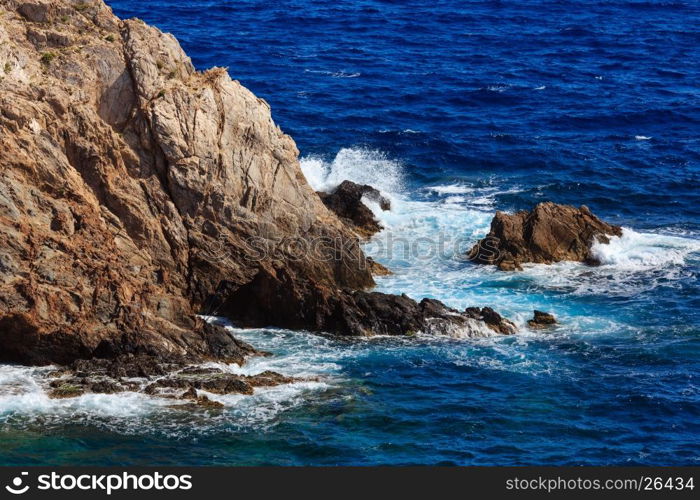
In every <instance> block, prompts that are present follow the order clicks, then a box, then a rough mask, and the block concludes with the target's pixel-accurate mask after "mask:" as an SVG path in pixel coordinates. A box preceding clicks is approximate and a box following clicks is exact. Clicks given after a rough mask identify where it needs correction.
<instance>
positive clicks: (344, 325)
mask: <svg viewBox="0 0 700 500" xmlns="http://www.w3.org/2000/svg"><path fill="white" fill-rule="evenodd" d="M222 312H223V313H224V314H225V315H226V316H228V317H230V318H232V319H234V320H235V321H236V322H237V323H238V324H239V325H241V326H247V327H266V326H277V327H285V328H294V329H305V330H311V331H325V332H334V333H339V334H342V335H352V336H371V335H414V334H417V333H419V332H423V333H431V334H443V335H464V336H469V335H471V334H475V335H476V334H478V332H477V331H476V330H478V327H479V324H482V325H483V326H484V327H486V328H489V329H490V330H492V331H494V332H498V333H508V334H510V333H514V332H515V330H516V329H515V326H514V325H513V324H512V323H510V322H509V321H508V320H505V319H503V318H501V316H499V315H498V314H497V313H495V312H494V311H493V310H492V309H490V308H484V309H478V308H473V309H470V310H467V311H466V312H465V313H460V312H459V311H456V310H454V309H451V308H448V307H447V306H445V305H444V304H442V303H441V302H440V301H437V300H432V299H423V300H422V301H421V302H420V303H418V302H416V301H415V300H413V299H411V298H410V297H408V296H406V295H400V296H399V295H390V294H385V293H379V292H366V291H361V290H348V289H345V290H338V289H329V288H327V287H325V286H323V285H321V284H319V283H317V282H314V281H310V280H304V279H300V278H299V277H298V276H295V275H294V274H293V273H292V272H291V271H290V270H289V269H277V268H274V267H270V268H268V267H263V268H261V269H260V271H259V272H258V274H257V275H256V277H255V278H254V279H253V280H252V281H251V282H250V283H249V284H247V285H244V286H243V287H241V288H239V289H238V290H237V291H236V292H235V293H233V294H232V295H231V296H230V297H229V301H228V302H226V303H225V304H224V305H223V306H222ZM481 333H483V331H482V332H481Z"/></svg>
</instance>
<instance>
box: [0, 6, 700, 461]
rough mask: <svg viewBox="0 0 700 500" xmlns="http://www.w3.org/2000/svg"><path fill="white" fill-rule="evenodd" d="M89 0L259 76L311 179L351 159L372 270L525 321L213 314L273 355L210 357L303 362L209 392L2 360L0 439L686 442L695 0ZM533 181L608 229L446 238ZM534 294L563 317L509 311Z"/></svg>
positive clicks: (263, 451) (170, 447)
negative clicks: (577, 241) (448, 326)
mask: <svg viewBox="0 0 700 500" xmlns="http://www.w3.org/2000/svg"><path fill="white" fill-rule="evenodd" d="M109 3H110V5H112V7H113V8H114V9H115V11H116V12H117V14H119V15H121V16H132V15H136V16H139V17H141V18H143V19H145V20H146V21H147V22H149V23H153V24H155V25H157V26H159V27H160V28H161V29H163V30H166V31H171V32H172V33H174V34H175V35H176V36H177V37H178V39H180V40H181V43H182V45H183V47H184V48H185V49H186V50H187V52H188V53H189V54H190V55H191V56H192V57H193V61H194V63H195V65H196V66H198V67H199V68H205V67H209V66H212V65H224V66H228V67H229V71H230V73H231V74H232V76H233V77H234V78H237V79H239V80H240V81H241V82H242V83H243V84H244V85H246V86H248V87H249V88H250V89H251V90H253V91H254V92H255V93H256V94H257V95H259V96H260V97H263V98H265V99H266V100H267V101H268V102H269V103H270V104H271V105H272V109H273V116H274V117H275V119H276V120H277V122H278V123H279V124H280V125H281V126H282V128H283V129H284V130H285V131H286V132H288V133H290V134H291V135H292V136H293V137H294V138H295V140H296V141H297V143H298V145H299V148H300V150H301V152H302V168H303V170H304V173H305V174H306V176H307V179H308V180H309V181H310V182H311V184H312V185H313V186H314V187H315V188H317V189H328V188H330V187H332V186H334V185H335V184H337V183H338V182H340V181H342V180H343V179H346V178H349V179H351V180H355V181H359V182H366V183H369V184H373V185H375V186H377V187H378V188H380V189H381V190H382V191H383V192H384V193H385V194H386V195H387V196H389V197H390V198H391V199H392V202H393V210H392V211H391V212H380V211H377V215H378V217H379V218H380V219H381V220H382V222H383V224H384V225H385V227H386V230H385V231H384V232H382V233H380V234H379V235H377V236H376V237H375V239H374V240H373V241H372V242H370V243H369V244H368V245H367V247H366V250H367V252H368V253H369V254H371V255H373V256H375V257H376V258H377V259H378V260H380V261H382V262H383V263H385V264H387V265H388V266H389V267H390V268H391V269H392V270H394V271H395V274H394V275H393V276H389V277H385V278H380V279H378V289H379V290H382V291H387V292H394V293H402V292H403V293H407V294H408V295H410V296H412V297H414V298H416V299H420V298H422V297H435V298H439V299H441V300H443V301H445V302H446V303H448V304H450V305H452V306H455V307H466V306H471V305H475V306H484V305H491V306H493V307H494V308H496V309H497V310H498V311H500V312H502V313H503V314H505V315H507V316H509V317H511V318H513V319H514V320H515V321H516V323H517V324H518V325H519V326H520V328H521V333H520V334H519V335H517V336H514V337H507V338H502V337H489V338H430V337H419V338H416V339H391V338H376V339H371V340H363V341H359V340H345V339H337V338H332V337H324V336H319V335H313V334H308V333H304V332H288V331H282V330H244V331H241V330H235V329H234V333H235V334H236V335H237V336H240V337H242V338H244V339H245V340H248V341H250V342H251V343H253V344H254V345H256V346H257V347H259V348H262V349H265V350H269V351H272V352H274V353H275V354H276V356H275V357H273V358H264V359H255V360H253V361H252V362H251V363H250V364H249V365H247V366H246V367H244V368H239V367H236V366H229V367H226V369H230V370H233V371H245V372H246V373H257V372H259V371H263V370H265V369H272V370H277V371H280V372H282V373H286V374H290V375H299V376H313V377H319V381H318V382H309V383H304V384H294V385H291V386H284V387H278V388H273V389H267V390H260V391H259V392H257V393H256V394H255V395H254V396H252V397H243V396H230V397H223V398H219V399H221V401H222V402H224V403H225V404H226V408H225V409H224V410H223V411H221V412H207V411H201V412H194V413H193V412H192V411H190V410H183V409H179V408H177V407H171V406H170V405H171V404H172V402H169V401H165V400H159V399H156V398H150V397H147V396H141V395H137V394H121V395H113V396H107V395H92V396H83V397H80V398H77V399H74V400H63V401H53V400H49V399H48V398H47V397H46V396H45V393H44V390H43V387H42V385H41V382H40V380H41V378H40V376H39V373H38V372H40V371H41V370H42V369H30V368H24V367H12V366H0V442H1V443H2V446H0V463H4V464H75V463H81V464H99V465H110V464H143V465H147V464H171V465H175V464H198V465H208V464H218V465H223V464H230V465H240V464H245V465H257V464H275V465H306V464H310V465H329V464H342V465H358V464H461V465H469V464H476V465H488V464H498V465H513V464H576V465H579V464H584V465H607V464H617V465H632V464H679V465H681V464H683V465H697V464H698V461H700V446H699V445H698V443H699V442H700V384H699V382H698V376H699V374H700V314H699V313H698V311H699V310H700V292H699V291H698V286H697V284H698V273H699V272H700V211H699V209H698V207H700V190H699V189H698V188H699V186H700V182H699V180H700V140H699V139H698V137H699V135H698V132H699V131H700V91H699V90H698V89H699V88H700V87H699V86H698V84H699V82H700V69H699V68H700V64H698V63H700V57H699V56H698V52H697V46H698V42H700V35H699V34H698V31H697V29H696V26H697V25H699V24H700V8H699V7H698V5H697V3H696V2H691V1H687V2H682V1H679V2H666V1H664V2H661V1H648V2H641V1H627V2H611V1H602V0H593V1H588V2H573V1H545V0H533V1H532V2H515V1H506V0H504V1H499V2H491V1H488V2H487V1H481V2H478V1H465V2H446V1H445V2H443V1H431V2H426V1H422V0H421V1H418V0H411V1H403V2H391V1H381V2H380V1H369V0H361V1H355V2H350V1H341V2H333V3H332V4H329V3H327V2H315V1H310V0H296V1H278V2H267V1H256V2H252V1H236V2H233V1H231V2H227V1H215V0H206V1H205V0H194V1H188V2H185V1H171V2H167V1H165V0H159V1H156V2H135V1H133V0H113V1H110V2H109ZM543 200H552V201H556V202H561V203H572V204H576V205H579V204H586V205H588V206H589V207H590V208H591V209H592V210H593V211H594V212H595V213H597V214H598V215H600V216H601V217H602V218H604V219H606V220H608V221H610V222H613V223H616V224H620V225H622V226H623V227H624V228H625V231H624V233H623V236H622V238H620V239H613V241H612V243H611V245H609V246H599V247H597V248H596V252H597V253H598V255H599V257H600V259H601V260H602V262H603V265H602V266H600V267H597V268H588V267H585V266H582V265H580V264H573V263H561V264H557V265H553V266H541V265H532V266H526V269H525V271H523V272H522V273H515V274H510V273H500V272H497V271H495V270H493V269H491V268H483V267H477V266H472V265H470V264H469V263H468V262H464V261H463V260H462V259H461V258H459V257H460V254H461V253H462V252H463V251H464V250H466V249H467V248H469V247H470V246H471V244H473V242H474V241H476V239H478V238H479V237H482V236H483V235H484V234H485V233H486V231H487V228H488V224H489V222H490V220H491V217H492V216H493V214H494V212H495V211H496V210H509V211H510V210H517V209H523V208H530V207H531V206H532V205H533V204H534V203H536V202H538V201H543ZM392 242H393V243H392ZM405 244H407V245H409V248H411V245H413V247H412V251H409V252H404V248H405V246H404V245H405ZM389 250H391V251H389ZM534 308H537V309H543V310H547V311H551V312H553V313H554V314H555V315H556V316H557V317H558V318H559V320H560V322H561V325H560V326H559V327H557V328H556V329H554V330H552V331H549V332H534V331H530V330H529V329H528V328H527V326H526V321H527V319H529V317H531V315H532V310H533V309H534Z"/></svg>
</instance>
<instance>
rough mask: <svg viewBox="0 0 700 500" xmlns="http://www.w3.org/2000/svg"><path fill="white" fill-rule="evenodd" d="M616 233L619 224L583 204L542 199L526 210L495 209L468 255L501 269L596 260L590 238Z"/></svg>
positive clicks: (602, 239)
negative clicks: (609, 222)
mask: <svg viewBox="0 0 700 500" xmlns="http://www.w3.org/2000/svg"><path fill="white" fill-rule="evenodd" d="M620 235H622V228H621V227H620V226H614V225H611V224H607V223H605V222H603V221H601V220H600V219H598V217H596V216H595V215H593V214H592V213H591V211H590V210H589V209H588V207H586V206H585V205H582V206H581V207H580V208H576V207H572V206H570V205H558V204H556V203H552V202H545V203H539V204H538V205H536V206H535V208H533V209H532V211H530V212H528V211H526V210H523V211H520V212H516V213H514V214H507V213H505V212H497V213H496V216H495V217H494V218H493V220H492V221H491V230H490V231H489V234H488V235H487V236H486V238H484V239H482V240H480V241H479V242H478V243H477V244H476V245H474V247H473V248H472V249H471V250H470V252H469V255H468V256H469V259H470V260H472V261H474V262H476V263H478V264H495V265H497V266H498V267H499V269H501V270H504V271H513V270H519V269H521V267H520V265H521V264H523V263H526V262H534V263H539V264H551V263H553V262H559V261H563V260H572V261H579V262H586V263H588V264H597V261H596V259H595V257H594V256H593V255H592V254H591V245H592V244H593V243H594V241H598V242H601V243H608V242H609V241H610V236H620Z"/></svg>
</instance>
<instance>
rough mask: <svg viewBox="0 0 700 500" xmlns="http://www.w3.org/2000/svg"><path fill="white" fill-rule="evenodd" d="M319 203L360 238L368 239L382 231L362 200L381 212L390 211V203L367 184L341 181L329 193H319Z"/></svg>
mask: <svg viewBox="0 0 700 500" xmlns="http://www.w3.org/2000/svg"><path fill="white" fill-rule="evenodd" d="M318 195H319V196H320V198H321V201H323V203H324V204H325V205H326V207H328V208H329V209H330V210H332V211H333V212H334V213H335V214H336V215H337V216H338V217H340V219H341V220H342V221H343V222H345V224H347V225H348V227H349V228H350V229H352V230H353V231H355V232H356V233H357V234H358V235H359V236H361V237H362V238H365V239H366V238H370V237H371V236H372V235H374V234H375V233H378V232H379V231H381V230H382V225H381V224H380V223H379V221H378V220H377V218H376V217H375V216H374V214H373V213H372V211H371V210H370V209H369V208H368V207H367V205H365V204H364V203H363V202H362V199H363V198H366V199H368V200H371V201H374V202H376V203H377V204H378V205H379V206H380V208H381V209H382V210H390V209H391V202H390V201H389V200H388V199H387V198H386V197H384V196H383V195H382V194H381V193H380V192H379V191H378V190H377V189H375V188H373V187H372V186H368V185H367V184H356V183H354V182H352V181H343V182H341V183H340V184H339V185H338V187H336V188H335V189H334V190H333V192H331V193H323V192H319V193H318Z"/></svg>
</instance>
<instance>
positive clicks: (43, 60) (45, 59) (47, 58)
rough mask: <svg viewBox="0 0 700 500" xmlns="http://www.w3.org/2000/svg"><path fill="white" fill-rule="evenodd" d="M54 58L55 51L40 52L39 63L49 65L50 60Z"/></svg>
mask: <svg viewBox="0 0 700 500" xmlns="http://www.w3.org/2000/svg"><path fill="white" fill-rule="evenodd" d="M55 58H56V53H55V52H44V53H43V54H41V63H42V64H45V65H46V66H49V65H50V64H51V61H53V60H54V59H55Z"/></svg>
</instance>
